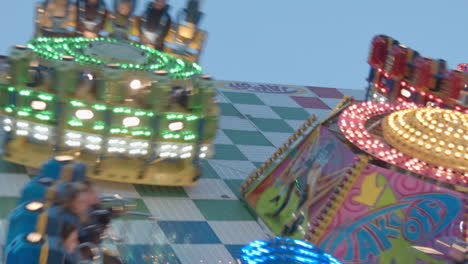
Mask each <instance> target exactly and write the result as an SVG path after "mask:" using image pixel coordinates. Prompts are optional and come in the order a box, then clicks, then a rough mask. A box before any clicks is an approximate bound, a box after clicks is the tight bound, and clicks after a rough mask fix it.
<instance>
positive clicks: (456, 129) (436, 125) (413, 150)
mask: <svg viewBox="0 0 468 264" xmlns="http://www.w3.org/2000/svg"><path fill="white" fill-rule="evenodd" d="M382 128H383V135H384V138H385V140H386V141H387V142H388V143H389V144H390V145H392V146H394V147H395V148H398V149H399V150H401V151H402V152H403V153H405V154H408V155H410V156H413V157H416V158H419V159H421V160H425V161H428V162H431V163H433V164H436V165H439V166H444V167H447V168H453V169H456V170H459V171H463V172H468V151H467V148H468V136H467V132H468V115H467V114H462V113H460V112H457V111H453V110H448V109H430V108H422V109H415V110H402V111H398V112H395V113H393V114H390V115H389V116H387V117H386V118H385V121H384V122H383V123H382Z"/></svg>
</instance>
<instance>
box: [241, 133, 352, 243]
mask: <svg viewBox="0 0 468 264" xmlns="http://www.w3.org/2000/svg"><path fill="white" fill-rule="evenodd" d="M355 157H356V156H355V155H354V154H353V153H352V152H351V151H350V150H349V149H348V148H347V147H346V146H345V145H344V144H343V143H341V142H340V141H339V140H338V139H337V138H336V137H335V136H334V135H333V134H332V133H331V132H330V131H329V130H328V129H327V128H326V127H323V126H320V127H318V128H315V129H314V130H313V131H312V132H311V133H310V134H309V135H307V136H306V137H305V138H304V139H303V140H302V142H300V143H299V145H297V147H296V148H294V149H293V150H292V151H291V152H290V153H288V154H287V155H286V156H285V158H284V159H283V160H282V161H281V162H280V163H279V165H278V166H277V167H276V168H274V169H273V170H272V171H270V172H269V173H268V174H265V177H264V180H263V181H262V182H260V183H259V184H258V185H257V186H256V187H254V188H253V189H252V190H251V191H250V192H249V193H247V194H246V196H245V198H246V200H247V202H248V203H249V204H250V205H251V206H252V207H253V208H254V209H255V210H256V211H257V214H258V215H259V216H260V217H261V218H262V219H263V220H264V221H265V223H266V224H267V225H268V226H269V227H270V229H271V230H272V231H273V232H274V233H276V234H283V235H288V236H289V237H293V238H298V239H304V238H305V237H306V235H307V234H308V233H309V231H310V230H311V229H312V228H313V226H314V224H316V223H317V221H320V219H321V218H322V214H323V210H326V209H327V208H329V207H330V206H331V203H330V202H331V201H333V199H334V195H335V194H336V193H337V192H339V190H340V189H341V188H342V186H343V181H344V180H345V179H346V177H347V176H346V175H347V173H348V170H350V166H351V165H352V164H353V163H354V158H355Z"/></svg>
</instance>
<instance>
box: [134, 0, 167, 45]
mask: <svg viewBox="0 0 468 264" xmlns="http://www.w3.org/2000/svg"><path fill="white" fill-rule="evenodd" d="M169 8H170V6H169V5H168V4H167V3H166V0H154V1H153V2H150V3H148V7H147V8H146V11H145V13H144V14H143V16H142V17H141V19H140V31H141V32H140V38H141V42H142V44H144V45H146V46H148V47H150V48H153V49H157V50H162V49H163V46H164V39H165V38H166V36H167V33H168V32H169V30H170V28H171V24H172V20H171V16H170V15H169Z"/></svg>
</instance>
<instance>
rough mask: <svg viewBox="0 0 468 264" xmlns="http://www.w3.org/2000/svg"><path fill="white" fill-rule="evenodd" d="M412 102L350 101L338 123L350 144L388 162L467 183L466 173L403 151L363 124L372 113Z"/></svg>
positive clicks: (440, 178)
mask: <svg viewBox="0 0 468 264" xmlns="http://www.w3.org/2000/svg"><path fill="white" fill-rule="evenodd" d="M417 108H419V106H417V105H415V104H414V103H408V102H403V103H383V102H376V101H368V102H362V103H357V104H354V105H352V106H350V107H348V108H347V109H345V110H344V111H343V113H341V115H340V120H339V126H340V130H341V131H342V133H343V135H344V136H345V137H346V138H347V139H348V140H349V141H350V142H352V143H353V144H354V145H356V146H357V147H359V148H360V149H362V150H363V151H365V152H367V153H368V154H370V155H372V156H374V157H377V158H379V159H380V160H383V161H385V162H387V163H390V164H392V165H395V166H398V167H401V168H404V169H406V170H408V171H411V172H414V173H417V174H419V175H422V176H425V177H429V178H433V179H435V180H437V181H442V182H448V183H451V184H457V185H458V184H460V185H462V186H467V185H468V184H467V182H468V173H466V172H462V171H458V170H455V169H453V168H446V167H443V166H438V165H436V164H432V163H430V162H428V161H424V160H420V159H418V158H416V157H412V156H410V155H407V154H404V153H403V152H401V151H399V150H398V149H395V148H393V147H391V146H390V145H388V144H387V143H386V142H383V141H381V140H379V139H377V138H375V137H373V136H372V135H371V134H370V133H369V132H368V131H367V128H366V126H365V124H366V122H367V121H368V120H369V119H371V118H373V117H375V116H380V115H384V114H389V113H393V112H395V111H400V110H405V109H417Z"/></svg>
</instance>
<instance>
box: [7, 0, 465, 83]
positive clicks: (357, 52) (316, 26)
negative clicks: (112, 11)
mask: <svg viewBox="0 0 468 264" xmlns="http://www.w3.org/2000/svg"><path fill="white" fill-rule="evenodd" d="M0 1H1V2H2V6H1V7H0V32H2V33H3V35H2V37H1V38H0V53H1V54H6V53H7V50H8V48H9V47H10V46H11V45H14V44H18V43H25V42H26V41H28V40H29V39H30V37H31V36H32V28H33V6H34V3H36V2H37V1H33V0H10V1H7V0H0ZM109 2H110V1H109ZM144 2H146V1H140V3H139V9H140V10H141V8H142V7H143V6H145V4H144ZM169 2H170V3H171V5H173V6H174V7H179V6H182V5H184V4H185V0H169ZM176 9H177V8H174V9H173V11H174V10H176ZM203 9H204V12H205V13H206V16H205V17H204V20H203V23H202V26H203V28H204V29H206V30H207V31H208V32H209V38H208V41H207V43H206V46H205V51H204V54H203V56H202V59H201V62H200V63H201V65H202V66H203V67H204V69H205V72H206V73H209V74H212V75H214V76H215V77H216V78H217V79H223V80H235V81H255V82H265V83H278V84H299V85H313V86H329V87H336V88H354V89H362V88H363V87H364V86H365V78H366V76H367V74H368V69H369V68H368V65H367V64H366V59H367V54H368V49H369V44H370V41H371V39H372V37H373V36H374V35H376V34H387V35H389V36H392V37H393V38H395V39H398V40H399V41H400V42H401V43H403V44H405V45H407V46H409V47H411V48H413V49H415V50H418V51H419V52H420V53H421V54H422V55H424V56H428V57H433V58H443V59H445V60H447V61H448V63H449V65H450V66H451V67H452V68H453V67H455V66H456V65H457V64H458V63H461V62H468V45H467V44H468V25H467V24H468V23H467V22H466V21H467V20H465V18H467V13H468V0H449V1H441V0H393V1H378V0H321V1H317V0H288V1H284V0H283V1H280V0H204V4H203Z"/></svg>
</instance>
